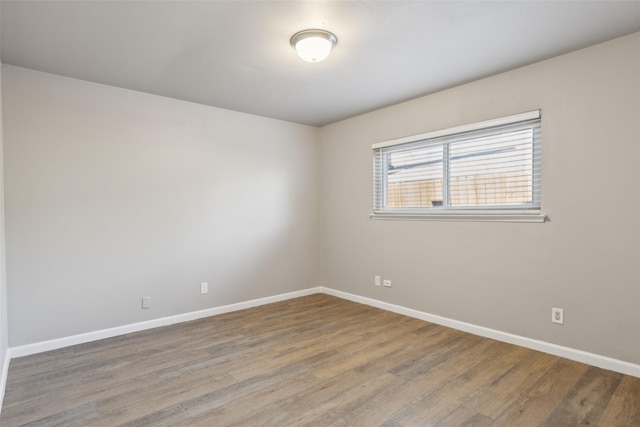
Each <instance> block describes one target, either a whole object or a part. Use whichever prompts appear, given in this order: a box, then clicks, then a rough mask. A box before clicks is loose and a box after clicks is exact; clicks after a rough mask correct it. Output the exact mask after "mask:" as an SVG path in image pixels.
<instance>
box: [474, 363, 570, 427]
mask: <svg viewBox="0 0 640 427" xmlns="http://www.w3.org/2000/svg"><path fill="white" fill-rule="evenodd" d="M557 360H558V358H557V357H556V356H552V355H549V354H545V353H540V352H537V351H531V352H528V353H527V354H525V355H524V356H523V357H522V359H520V360H519V361H518V362H517V363H516V364H515V365H514V366H512V367H511V369H509V370H507V371H505V372H504V374H502V375H500V376H499V377H498V378H496V379H495V380H494V381H491V382H489V383H487V384H486V385H484V386H482V387H481V388H479V389H478V390H476V392H474V393H473V394H471V395H469V396H467V397H465V398H464V402H465V405H467V406H468V407H471V408H474V409H475V410H476V411H477V412H479V413H481V414H484V415H486V416H487V417H489V418H491V419H494V418H497V417H498V416H499V415H500V414H502V413H503V412H504V411H505V409H506V408H508V407H509V406H510V405H511V404H512V403H513V402H515V401H517V400H518V399H519V398H520V396H521V395H522V394H523V393H524V392H526V390H528V389H529V388H530V387H531V384H533V383H535V382H536V381H537V380H538V379H540V378H541V377H543V376H544V375H545V373H546V372H547V370H549V369H550V368H551V366H553V364H554V363H555V362H556V361H557Z"/></svg>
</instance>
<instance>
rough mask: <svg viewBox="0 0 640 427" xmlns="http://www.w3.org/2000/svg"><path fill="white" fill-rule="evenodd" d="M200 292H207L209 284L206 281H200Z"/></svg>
mask: <svg viewBox="0 0 640 427" xmlns="http://www.w3.org/2000/svg"><path fill="white" fill-rule="evenodd" d="M200 293H201V294H206V293H209V284H208V283H200Z"/></svg>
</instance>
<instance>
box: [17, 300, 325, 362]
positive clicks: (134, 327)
mask: <svg viewBox="0 0 640 427" xmlns="http://www.w3.org/2000/svg"><path fill="white" fill-rule="evenodd" d="M317 293H320V288H309V289H303V290H301V291H294V292H288V293H285V294H279V295H274V296H270V297H264V298H258V299H253V300H249V301H243V302H238V303H235V304H229V305H223V306H219V307H213V308H208V309H206V310H199V311H192V312H190V313H183V314H177V315H175V316H168V317H161V318H159V319H153V320H147V321H145V322H138V323H132V324H129V325H123V326H116V327H114V328H108V329H100V330H98V331H93V332H87V333H83V334H78V335H71V336H67V337H63V338H56V339H53V340H48V341H41V342H37V343H33V344H26V345H21V346H17V347H11V348H10V351H11V357H12V358H14V357H22V356H29V355H32V354H37V353H42V352H45V351H49V350H56V349H59V348H63V347H69V346H72V345H76V344H84V343H87V342H91V341H97V340H101V339H105V338H111V337H115V336H118V335H125V334H130V333H132V332H139V331H144V330H147V329H153V328H158V327H160V326H168V325H173V324H175V323H181V322H188V321H190V320H197V319H202V318H204V317H209V316H215V315H217V314H223V313H229V312H232V311H238V310H244V309H246V308H251V307H257V306H260V305H265V304H271V303H274V302H279V301H284V300H288V299H292V298H298V297H304V296H307V295H312V294H317Z"/></svg>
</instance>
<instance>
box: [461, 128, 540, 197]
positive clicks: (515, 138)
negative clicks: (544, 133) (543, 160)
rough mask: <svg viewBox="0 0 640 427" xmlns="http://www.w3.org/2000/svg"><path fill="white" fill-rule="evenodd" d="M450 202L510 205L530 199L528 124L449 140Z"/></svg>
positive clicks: (530, 172)
mask: <svg viewBox="0 0 640 427" xmlns="http://www.w3.org/2000/svg"><path fill="white" fill-rule="evenodd" d="M449 162H450V163H449V177H450V182H449V199H450V200H449V203H450V205H451V206H456V207H463V206H512V205H527V204H531V203H532V202H533V180H532V177H533V131H532V129H531V128H527V129H521V130H515V131H510V132H503V133H500V134H498V135H492V136H485V137H480V138H474V139H467V140H461V141H457V142H452V143H451V144H449Z"/></svg>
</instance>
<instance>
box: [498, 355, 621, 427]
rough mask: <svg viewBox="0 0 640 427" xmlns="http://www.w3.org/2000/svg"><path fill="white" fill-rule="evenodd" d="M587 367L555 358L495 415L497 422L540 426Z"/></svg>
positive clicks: (506, 426) (499, 423)
mask: <svg viewBox="0 0 640 427" xmlns="http://www.w3.org/2000/svg"><path fill="white" fill-rule="evenodd" d="M588 368H589V367H588V366H587V365H585V364H582V363H578V362H573V361H571V360H567V359H562V358H557V360H556V362H555V363H554V364H553V365H552V366H551V367H550V368H549V369H548V370H547V371H546V372H545V374H544V375H543V376H542V377H541V378H539V379H538V380H537V381H536V382H535V383H533V384H532V385H531V386H530V387H528V388H527V389H525V390H523V393H522V394H521V395H520V397H519V398H518V399H516V400H515V401H513V402H512V403H511V405H509V406H508V407H507V408H505V410H504V411H503V412H502V413H501V414H500V415H499V416H498V417H497V418H496V422H497V424H498V425H500V426H504V427H510V426H523V427H528V426H541V425H543V424H544V422H545V420H547V419H548V418H549V416H550V415H551V413H552V412H553V411H554V410H555V408H556V407H557V406H558V405H559V404H560V403H561V402H562V400H563V399H564V397H565V396H566V395H567V394H568V393H569V391H570V390H571V389H572V388H573V387H574V386H575V384H576V383H577V382H578V381H579V380H580V378H582V376H583V375H584V374H585V372H586V371H587V369H588ZM612 427H613V426H612Z"/></svg>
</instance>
